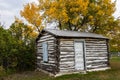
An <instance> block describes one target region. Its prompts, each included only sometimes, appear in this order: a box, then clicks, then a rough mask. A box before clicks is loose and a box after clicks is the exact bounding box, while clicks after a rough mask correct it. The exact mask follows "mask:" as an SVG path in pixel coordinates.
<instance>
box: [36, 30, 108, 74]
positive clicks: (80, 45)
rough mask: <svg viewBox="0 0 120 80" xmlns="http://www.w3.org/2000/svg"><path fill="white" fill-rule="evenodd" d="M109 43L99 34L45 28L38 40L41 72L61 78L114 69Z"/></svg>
mask: <svg viewBox="0 0 120 80" xmlns="http://www.w3.org/2000/svg"><path fill="white" fill-rule="evenodd" d="M108 41H109V39H108V38H107V37H104V36H102V35H99V34H95V33H88V32H79V31H67V30H54V29H44V30H42V31H41V33H40V34H39V35H38V37H37V39H36V48H37V49H36V50H37V51H36V53H37V70H41V71H44V72H47V73H50V74H52V75H54V76H59V75H64V74H71V73H86V72H87V71H99V70H106V69H110V67H109V47H108Z"/></svg>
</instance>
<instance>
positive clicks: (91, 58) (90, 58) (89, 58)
mask: <svg viewBox="0 0 120 80" xmlns="http://www.w3.org/2000/svg"><path fill="white" fill-rule="evenodd" d="M107 58H108V57H86V60H93V59H98V60H99V59H101V60H103V59H107Z"/></svg>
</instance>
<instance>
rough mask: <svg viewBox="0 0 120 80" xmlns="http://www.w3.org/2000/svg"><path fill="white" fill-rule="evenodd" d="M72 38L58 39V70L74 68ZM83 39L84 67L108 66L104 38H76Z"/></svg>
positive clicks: (71, 69) (64, 70)
mask: <svg viewBox="0 0 120 80" xmlns="http://www.w3.org/2000/svg"><path fill="white" fill-rule="evenodd" d="M74 40H76V39H71V38H70V39H60V66H59V68H60V72H71V71H76V70H75V53H74ZM77 40H80V41H81V40H84V41H85V59H86V62H85V63H86V69H87V70H90V69H99V68H104V67H107V66H108V56H107V55H108V52H107V43H106V40H105V39H89V38H85V39H77Z"/></svg>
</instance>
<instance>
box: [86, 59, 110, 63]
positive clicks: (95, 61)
mask: <svg viewBox="0 0 120 80" xmlns="http://www.w3.org/2000/svg"><path fill="white" fill-rule="evenodd" d="M106 61H108V60H107V59H104V60H93V61H86V63H99V62H106Z"/></svg>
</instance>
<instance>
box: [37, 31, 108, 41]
mask: <svg viewBox="0 0 120 80" xmlns="http://www.w3.org/2000/svg"><path fill="white" fill-rule="evenodd" d="M42 32H47V33H50V34H52V35H54V36H57V37H71V38H72V37H76V38H102V39H108V38H107V37H104V36H103V35H100V34H95V33H89V32H80V31H68V30H56V29H44V30H43V31H42ZM38 37H40V34H39V36H38Z"/></svg>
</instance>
